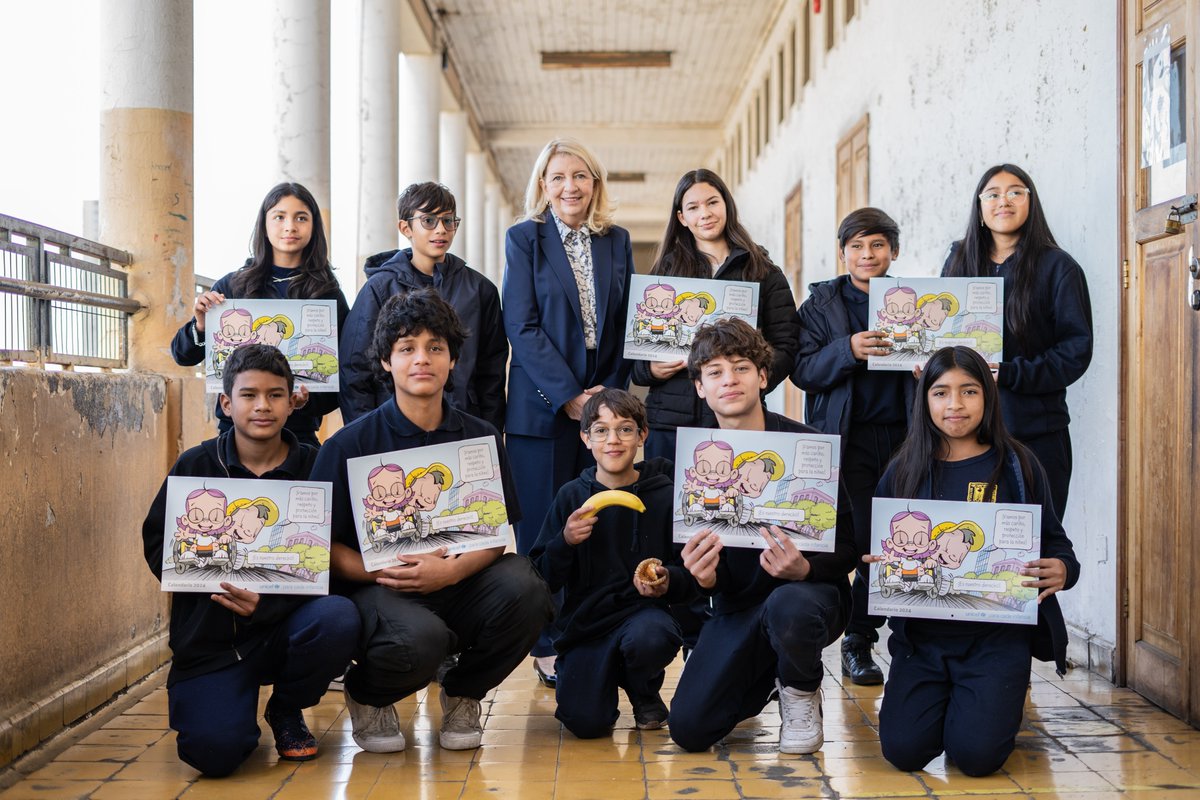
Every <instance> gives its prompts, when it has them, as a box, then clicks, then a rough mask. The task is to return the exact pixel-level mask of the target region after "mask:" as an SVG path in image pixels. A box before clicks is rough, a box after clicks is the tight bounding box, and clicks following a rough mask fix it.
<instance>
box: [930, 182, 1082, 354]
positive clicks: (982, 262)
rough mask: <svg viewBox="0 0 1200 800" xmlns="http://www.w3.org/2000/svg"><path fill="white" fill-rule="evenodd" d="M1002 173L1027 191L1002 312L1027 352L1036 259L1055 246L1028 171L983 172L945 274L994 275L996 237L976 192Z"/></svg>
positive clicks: (1029, 342) (1029, 345) (976, 276)
mask: <svg viewBox="0 0 1200 800" xmlns="http://www.w3.org/2000/svg"><path fill="white" fill-rule="evenodd" d="M1001 172H1007V173H1009V174H1010V175H1013V176H1014V177H1016V178H1017V180H1019V181H1021V183H1023V184H1025V188H1026V189H1028V190H1029V200H1028V202H1029V217H1028V219H1026V220H1025V224H1024V225H1022V226H1021V231H1020V233H1021V238H1020V239H1019V240H1018V241H1017V249H1016V252H1014V253H1013V255H1012V258H1013V267H1012V277H1013V289H1012V293H1011V296H1009V297H1007V298H1005V303H1004V314H1005V317H1006V319H1007V322H1008V324H1009V327H1010V328H1011V329H1012V332H1013V334H1014V335H1015V336H1016V339H1017V344H1018V345H1019V349H1020V350H1021V351H1022V352H1024V353H1029V352H1030V351H1031V349H1032V348H1033V346H1034V345H1035V344H1036V343H1034V342H1032V341H1030V339H1029V330H1030V323H1031V321H1032V320H1033V318H1034V315H1035V314H1036V313H1037V311H1036V308H1035V304H1036V301H1037V298H1035V297H1034V289H1033V285H1034V277H1035V275H1036V272H1037V265H1038V259H1040V258H1041V256H1042V253H1044V252H1045V251H1046V250H1049V249H1052V248H1054V249H1056V248H1057V247H1058V243H1057V242H1055V241H1054V234H1052V233H1051V232H1050V225H1049V224H1048V223H1047V222H1046V214H1045V212H1044V211H1042V201H1041V199H1040V198H1039V196H1038V192H1037V189H1036V188H1035V187H1034V185H1033V179H1032V178H1030V177H1029V173H1027V172H1026V171H1025V170H1023V169H1021V168H1020V167H1018V166H1016V165H1015V164H997V165H996V166H994V167H991V168H990V169H988V170H987V172H985V173H983V177H982V178H980V179H979V183H978V185H976V187H975V194H974V195H973V196H972V203H971V218H970V220H969V221H968V222H967V232H966V234H965V235H964V236H963V238H962V239H961V240H960V241H959V242H958V243H957V244H956V245H955V248H954V253H953V255H952V256H951V257H950V262H949V264H948V266H947V268H946V275H947V276H949V277H956V278H978V277H994V276H995V272H994V270H993V267H992V250H993V248H994V246H995V239H994V238H993V237H992V231H991V230H990V229H989V228H988V227H987V226H986V225H984V224H983V212H982V210H981V205H982V201H981V200H980V199H979V195H980V194H981V193H982V192H983V190H984V189H985V188H987V185H988V182H989V181H991V179H992V178H994V177H995V176H996V175H998V174H1000V173H1001Z"/></svg>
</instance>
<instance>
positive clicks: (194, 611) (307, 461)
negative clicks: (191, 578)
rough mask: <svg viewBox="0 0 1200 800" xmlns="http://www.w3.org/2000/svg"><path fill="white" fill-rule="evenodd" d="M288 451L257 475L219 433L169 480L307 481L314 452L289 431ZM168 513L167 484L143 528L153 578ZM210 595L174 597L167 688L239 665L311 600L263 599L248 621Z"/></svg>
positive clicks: (185, 458)
mask: <svg viewBox="0 0 1200 800" xmlns="http://www.w3.org/2000/svg"><path fill="white" fill-rule="evenodd" d="M282 436H283V441H284V442H285V443H286V444H287V446H288V455H287V458H286V459H284V461H283V463H282V464H280V465H279V466H278V467H276V468H275V469H273V470H271V471H269V472H266V473H264V474H262V475H255V474H254V473H253V472H251V471H250V470H248V469H246V468H245V467H244V466H242V462H241V461H240V460H239V459H238V454H237V446H236V445H235V443H234V435H233V433H222V434H221V435H220V436H218V437H217V438H215V439H209V440H208V441H206V442H202V443H201V444H199V445H197V446H196V447H193V448H191V449H190V450H187V451H185V452H184V453H183V454H182V455H180V456H179V460H178V461H176V462H175V465H174V466H173V467H171V471H170V472H169V473H168V475H179V476H186V477H194V478H239V479H261V480H276V481H302V480H307V479H308V476H309V471H310V470H311V469H312V466H313V462H314V461H315V460H316V457H317V449H316V448H315V447H312V446H311V445H307V444H300V443H299V442H298V441H296V437H295V435H294V434H292V432H291V431H288V430H286V429H284V430H283V431H282ZM166 514H167V482H166V481H165V480H164V481H163V484H162V487H161V488H159V490H158V494H157V495H156V496H155V498H154V502H153V503H152V504H151V505H150V511H149V512H148V513H147V514H146V519H145V521H144V522H143V523H142V552H143V554H144V555H145V557H146V563H147V564H148V565H149V567H150V571H151V572H153V573H154V577H155V578H157V579H158V580H160V581H161V580H162V563H163V534H164V530H165V526H166ZM210 594H211V593H210V592H199V593H196V592H175V593H174V597H173V598H172V600H171V628H170V640H169V644H170V646H171V653H172V660H171V671H170V673H169V674H168V675H167V686H168V687H170V686H174V685H175V684H176V683H177V682H179V681H181V680H186V679H188V678H195V677H197V676H200V675H207V674H208V673H210V672H216V671H217V670H219V669H224V668H225V667H228V666H230V665H231V664H234V663H236V662H238V661H241V660H243V659H244V658H246V657H248V656H249V655H250V654H251V653H253V652H254V651H255V650H256V649H257V648H259V647H262V646H263V645H264V644H265V643H266V641H267V638H268V637H269V636H270V635H271V633H272V632H273V631H274V630H275V626H276V625H277V624H278V623H279V622H281V621H282V620H283V619H284V618H285V617H287V616H288V615H289V614H291V613H292V611H294V610H295V609H297V608H299V607H300V606H302V605H303V604H304V603H307V602H309V601H310V600H312V599H313V598H311V597H296V596H290V595H263V596H262V597H261V598H259V601H258V606H257V607H256V608H255V609H254V613H253V614H251V615H250V616H249V617H243V616H241V615H240V614H235V613H234V612H232V611H230V610H229V609H227V608H225V607H224V606H220V605H218V604H217V603H215V602H214V601H213V600H212V598H211V597H210Z"/></svg>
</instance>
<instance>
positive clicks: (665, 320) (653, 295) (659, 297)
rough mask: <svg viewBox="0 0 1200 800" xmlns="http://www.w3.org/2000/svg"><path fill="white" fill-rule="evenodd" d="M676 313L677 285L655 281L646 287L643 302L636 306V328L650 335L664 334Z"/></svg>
mask: <svg viewBox="0 0 1200 800" xmlns="http://www.w3.org/2000/svg"><path fill="white" fill-rule="evenodd" d="M676 313H677V309H676V308H675V287H673V286H669V285H668V284H665V283H653V284H651V285H649V286H647V287H646V291H645V292H644V293H643V294H642V302H640V303H638V304H637V306H636V307H635V310H634V319H635V320H636V321H635V323H634V325H635V330H636V331H638V332H640V333H643V334H648V335H650V336H656V337H657V336H664V335H666V333H667V331H668V329H669V328H670V327H671V325H672V320H673V319H674V318H675V314H676Z"/></svg>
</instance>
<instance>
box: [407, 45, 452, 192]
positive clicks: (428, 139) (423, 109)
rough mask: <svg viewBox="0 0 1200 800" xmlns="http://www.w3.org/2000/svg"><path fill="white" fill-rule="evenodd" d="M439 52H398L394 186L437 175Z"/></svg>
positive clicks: (440, 66)
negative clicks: (398, 119) (396, 164)
mask: <svg viewBox="0 0 1200 800" xmlns="http://www.w3.org/2000/svg"><path fill="white" fill-rule="evenodd" d="M441 71H442V59H441V56H435V55H425V54H419V53H401V54H400V61H399V73H398V77H399V84H400V90H399V98H400V99H399V102H400V117H399V118H400V119H401V120H402V121H403V124H401V125H400V126H399V131H398V135H397V137H396V139H397V144H398V149H397V152H398V153H399V159H398V162H397V163H398V175H399V181H398V182H397V186H398V188H399V189H400V191H402V192H403V191H404V189H405V187H407V186H408V185H409V184H413V183H420V182H422V181H436V180H437V179H438V167H439V164H438V139H439V136H440V128H441V124H440V122H439V119H440V114H441V79H442V78H441Z"/></svg>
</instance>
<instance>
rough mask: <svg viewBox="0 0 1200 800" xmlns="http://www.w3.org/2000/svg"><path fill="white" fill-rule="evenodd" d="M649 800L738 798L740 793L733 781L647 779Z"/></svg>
mask: <svg viewBox="0 0 1200 800" xmlns="http://www.w3.org/2000/svg"><path fill="white" fill-rule="evenodd" d="M646 794H647V796H648V797H649V798H650V800H668V798H687V800H739V798H741V793H740V792H739V791H738V789H737V786H735V785H734V783H733V781H704V780H682V781H673V780H672V781H647V782H646Z"/></svg>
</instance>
